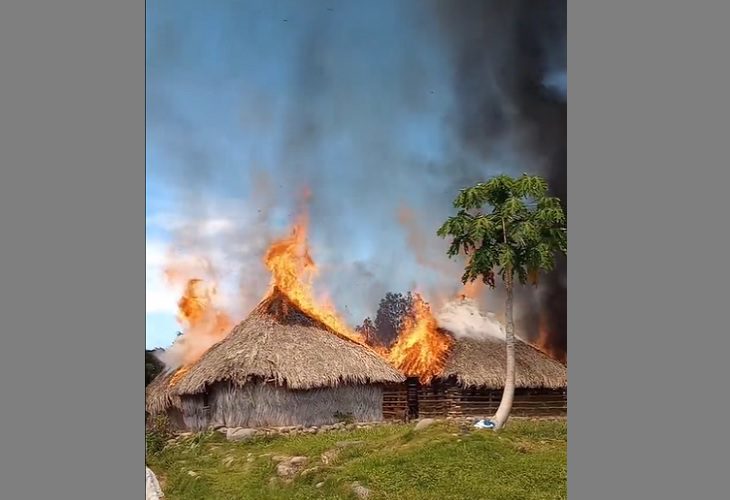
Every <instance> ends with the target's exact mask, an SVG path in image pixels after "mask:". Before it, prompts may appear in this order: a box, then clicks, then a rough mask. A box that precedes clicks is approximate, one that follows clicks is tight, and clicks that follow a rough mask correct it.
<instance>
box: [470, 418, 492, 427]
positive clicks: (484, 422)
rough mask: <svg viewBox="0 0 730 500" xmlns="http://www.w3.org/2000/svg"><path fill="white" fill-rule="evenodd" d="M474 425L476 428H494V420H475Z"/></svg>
mask: <svg viewBox="0 0 730 500" xmlns="http://www.w3.org/2000/svg"><path fill="white" fill-rule="evenodd" d="M474 427H476V428H477V429H494V422H492V421H491V420H489V419H483V420H479V421H477V423H476V424H474Z"/></svg>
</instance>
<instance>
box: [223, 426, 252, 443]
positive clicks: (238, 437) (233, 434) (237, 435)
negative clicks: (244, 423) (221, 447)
mask: <svg viewBox="0 0 730 500" xmlns="http://www.w3.org/2000/svg"><path fill="white" fill-rule="evenodd" d="M256 432H257V431H256V429H242V428H235V429H230V428H229V429H228V431H227V432H226V439H228V441H251V440H252V439H253V438H254V436H255V435H256Z"/></svg>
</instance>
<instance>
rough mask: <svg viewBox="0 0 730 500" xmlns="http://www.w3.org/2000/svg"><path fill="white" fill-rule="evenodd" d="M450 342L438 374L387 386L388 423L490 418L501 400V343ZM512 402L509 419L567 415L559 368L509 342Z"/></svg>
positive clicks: (525, 346)
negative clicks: (512, 358) (512, 354)
mask: <svg viewBox="0 0 730 500" xmlns="http://www.w3.org/2000/svg"><path fill="white" fill-rule="evenodd" d="M439 331H440V333H441V334H442V335H445V336H448V337H449V338H450V340H451V347H450V349H449V351H448V353H447V355H446V359H445V363H444V367H443V370H442V371H441V373H440V374H439V375H438V376H436V377H433V378H431V379H430V380H428V381H425V382H424V381H422V380H419V378H418V377H417V376H409V377H408V378H407V380H406V382H405V383H403V384H392V385H389V386H388V387H387V389H386V392H385V396H384V415H385V416H386V418H389V419H402V418H424V417H447V416H452V417H461V416H479V417H489V416H491V415H493V414H494V413H495V412H496V410H497V407H498V406H499V403H500V400H501V398H502V391H503V389H504V384H505V374H506V371H507V370H506V355H505V354H506V343H505V341H504V340H503V339H500V338H496V337H487V338H485V339H481V340H476V339H470V338H456V337H454V336H453V334H451V333H450V332H448V331H446V330H443V329H440V330H439ZM515 358H516V367H515V378H516V388H515V398H514V402H513V405H512V414H513V415H518V416H560V415H565V414H566V413H567V370H566V367H565V365H563V364H562V363H560V362H558V361H556V360H554V359H552V358H551V357H549V356H548V355H547V354H545V353H543V352H542V351H540V350H538V349H537V348H535V347H533V346H531V345H529V344H527V343H526V342H524V341H522V340H520V339H517V338H516V339H515Z"/></svg>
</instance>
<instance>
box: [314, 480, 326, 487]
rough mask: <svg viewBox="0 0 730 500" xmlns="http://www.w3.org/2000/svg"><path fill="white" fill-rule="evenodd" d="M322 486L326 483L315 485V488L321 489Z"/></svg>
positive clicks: (321, 482)
mask: <svg viewBox="0 0 730 500" xmlns="http://www.w3.org/2000/svg"><path fill="white" fill-rule="evenodd" d="M322 486H324V481H320V482H319V483H317V484H315V485H314V487H315V488H321V487H322Z"/></svg>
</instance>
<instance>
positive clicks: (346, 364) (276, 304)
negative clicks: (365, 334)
mask: <svg viewBox="0 0 730 500" xmlns="http://www.w3.org/2000/svg"><path fill="white" fill-rule="evenodd" d="M252 378H261V379H264V380H267V381H271V382H275V383H276V384H277V385H282V386H286V387H288V388H290V389H312V388H316V387H327V386H335V385H339V384H345V383H359V384H365V383H387V382H402V381H404V380H405V378H404V377H403V375H401V374H400V373H399V372H398V371H397V370H395V369H394V368H393V367H391V366H390V365H389V364H388V363H387V362H386V361H385V360H383V359H382V358H381V357H380V356H378V355H377V354H376V353H375V352H374V351H372V350H371V349H369V348H367V347H364V346H362V345H359V344H357V343H355V342H353V341H351V340H348V339H346V338H345V337H343V336H340V335H339V334H337V333H335V332H332V331H331V330H329V329H328V328H327V327H326V326H325V325H324V324H322V323H320V322H318V321H316V320H314V319H313V318H311V317H309V316H307V315H306V314H304V313H303V312H302V311H301V310H300V309H299V308H298V307H296V306H295V305H294V304H293V303H292V302H291V301H290V300H289V299H288V298H287V297H286V295H284V294H283V293H281V292H279V291H277V290H275V291H274V292H273V293H272V294H271V295H269V296H268V297H267V298H266V299H264V301H262V302H261V303H260V304H259V305H258V306H257V307H256V309H254V310H253V311H252V312H251V314H250V315H249V316H248V318H246V319H245V320H244V321H243V322H241V323H240V324H238V326H236V327H235V328H233V330H232V331H231V333H230V334H229V335H228V336H227V337H226V338H225V339H223V340H222V341H220V342H219V343H217V344H216V345H214V346H213V347H211V348H210V349H209V350H208V351H207V352H206V353H205V354H204V355H203V356H202V357H201V358H200V359H199V360H198V361H197V362H196V363H195V364H194V365H193V366H192V367H191V368H190V370H189V371H188V373H187V374H185V375H183V376H182V378H181V379H180V380H179V382H177V383H176V384H175V386H174V392H175V393H177V394H196V393H200V392H203V391H204V390H205V388H206V386H208V385H210V384H213V383H215V382H219V381H226V380H227V381H231V382H233V383H235V384H237V385H244V384H245V383H246V382H247V381H249V380H251V379H252Z"/></svg>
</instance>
